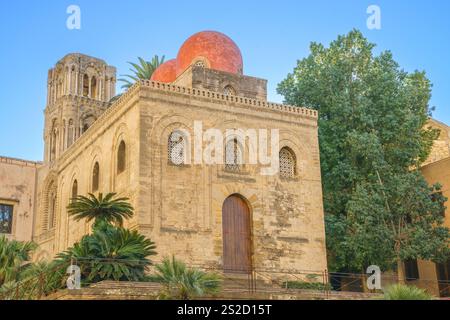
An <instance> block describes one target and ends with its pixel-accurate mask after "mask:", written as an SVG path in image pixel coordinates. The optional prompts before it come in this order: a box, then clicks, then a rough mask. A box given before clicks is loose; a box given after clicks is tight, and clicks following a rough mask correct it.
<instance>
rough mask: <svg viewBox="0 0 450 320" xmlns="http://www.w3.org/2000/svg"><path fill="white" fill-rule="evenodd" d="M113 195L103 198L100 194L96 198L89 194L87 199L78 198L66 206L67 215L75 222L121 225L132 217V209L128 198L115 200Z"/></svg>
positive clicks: (109, 194)
mask: <svg viewBox="0 0 450 320" xmlns="http://www.w3.org/2000/svg"><path fill="white" fill-rule="evenodd" d="M115 196H116V194H115V193H108V194H107V195H106V196H105V197H103V194H102V193H100V194H99V195H98V197H96V196H95V195H94V194H92V193H89V195H88V196H87V197H85V196H78V197H76V198H74V199H72V201H71V202H70V204H69V205H68V206H67V211H68V213H69V215H71V216H73V217H75V220H76V221H79V220H82V219H86V221H87V222H90V221H92V220H94V221H95V223H94V225H95V224H97V223H99V222H100V221H104V222H107V223H111V224H115V225H118V226H122V225H123V221H124V219H128V218H131V217H132V216H133V207H132V206H131V204H130V203H129V202H128V200H129V199H128V198H115Z"/></svg>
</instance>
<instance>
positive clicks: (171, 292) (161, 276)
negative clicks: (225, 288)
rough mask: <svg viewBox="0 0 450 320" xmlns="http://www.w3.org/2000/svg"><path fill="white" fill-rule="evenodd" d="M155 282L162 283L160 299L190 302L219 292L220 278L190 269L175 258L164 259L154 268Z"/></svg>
mask: <svg viewBox="0 0 450 320" xmlns="http://www.w3.org/2000/svg"><path fill="white" fill-rule="evenodd" d="M156 270H157V274H156V278H155V280H156V281H158V282H161V283H163V285H164V289H163V290H162V292H161V293H160V296H159V297H160V298H161V299H179V300H190V299H192V298H195V297H202V296H205V295H207V294H214V293H217V292H219V290H220V286H221V282H222V280H221V278H220V277H219V276H218V275H216V274H214V273H206V272H203V271H201V270H199V269H191V268H188V267H187V266H186V264H184V263H183V262H181V261H179V260H177V259H175V257H172V259H170V258H165V259H164V260H163V262H162V263H161V264H160V265H157V266H156Z"/></svg>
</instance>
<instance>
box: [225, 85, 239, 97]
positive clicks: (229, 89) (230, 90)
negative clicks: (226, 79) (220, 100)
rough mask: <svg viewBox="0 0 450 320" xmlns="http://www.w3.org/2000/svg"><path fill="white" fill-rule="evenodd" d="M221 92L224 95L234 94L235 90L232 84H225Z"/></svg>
mask: <svg viewBox="0 0 450 320" xmlns="http://www.w3.org/2000/svg"><path fill="white" fill-rule="evenodd" d="M223 94H224V95H226V96H235V95H236V91H235V90H234V88H233V87H232V86H226V87H225V88H224V89H223Z"/></svg>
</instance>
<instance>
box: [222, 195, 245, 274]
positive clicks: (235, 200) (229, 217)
mask: <svg viewBox="0 0 450 320" xmlns="http://www.w3.org/2000/svg"><path fill="white" fill-rule="evenodd" d="M222 228H223V268H224V271H225V272H229V273H250V272H251V271H252V232H251V214H250V209H249V207H248V205H247V202H246V201H245V200H244V199H243V198H242V197H241V196H239V195H232V196H230V197H228V198H227V199H226V200H225V202H224V204H223V208H222Z"/></svg>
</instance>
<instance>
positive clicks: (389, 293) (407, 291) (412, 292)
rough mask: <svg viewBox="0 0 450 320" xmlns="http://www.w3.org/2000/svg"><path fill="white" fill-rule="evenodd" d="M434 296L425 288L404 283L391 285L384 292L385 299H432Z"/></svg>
mask: <svg viewBox="0 0 450 320" xmlns="http://www.w3.org/2000/svg"><path fill="white" fill-rule="evenodd" d="M432 299H433V296H432V295H430V294H429V293H428V292H426V291H425V290H423V289H419V288H417V287H414V286H407V285H403V284H395V285H393V286H390V287H388V288H387V289H386V291H385V292H384V300H432Z"/></svg>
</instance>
